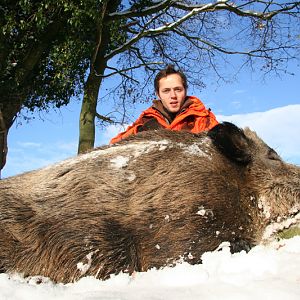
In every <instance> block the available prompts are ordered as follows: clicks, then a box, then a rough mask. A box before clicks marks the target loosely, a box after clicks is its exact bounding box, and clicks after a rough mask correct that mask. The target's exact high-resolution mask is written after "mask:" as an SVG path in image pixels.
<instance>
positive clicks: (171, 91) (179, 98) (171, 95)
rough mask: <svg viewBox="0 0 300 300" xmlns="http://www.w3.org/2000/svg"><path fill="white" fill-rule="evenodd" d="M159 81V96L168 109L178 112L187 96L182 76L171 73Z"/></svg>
mask: <svg viewBox="0 0 300 300" xmlns="http://www.w3.org/2000/svg"><path fill="white" fill-rule="evenodd" d="M158 83H159V90H158V93H157V96H158V97H159V98H160V100H161V102H162V103H163V105H164V107H165V108H166V109H167V110H168V111H170V112H172V113H177V112H178V111H179V110H180V108H181V106H182V105H183V103H184V100H185V97H186V89H185V88H184V86H183V83H182V79H181V77H180V76H179V75H178V74H170V75H168V76H167V77H163V78H162V79H160V80H159V82H158Z"/></svg>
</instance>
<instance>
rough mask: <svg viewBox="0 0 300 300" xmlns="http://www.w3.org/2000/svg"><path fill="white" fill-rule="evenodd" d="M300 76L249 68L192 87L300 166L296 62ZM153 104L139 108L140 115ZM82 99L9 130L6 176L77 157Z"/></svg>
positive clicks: (102, 140)
mask: <svg viewBox="0 0 300 300" xmlns="http://www.w3.org/2000/svg"><path fill="white" fill-rule="evenodd" d="M290 70H291V71H293V72H294V73H295V75H294V76H291V75H286V76H284V77H282V78H278V77H273V78H268V79H267V80H266V81H263V80H262V78H261V75H256V74H251V73H247V72H244V73H243V74H242V75H240V76H239V80H238V81H237V82H234V83H232V84H227V85H222V86H218V85H217V84H216V83H214V82H210V83H208V85H207V87H206V88H205V89H204V90H202V91H193V90H192V87H190V89H189V92H190V93H189V94H194V95H196V96H198V97H199V98H200V99H201V100H202V101H203V102H204V103H205V105H206V106H207V107H210V108H211V109H212V110H213V112H214V113H215V114H216V115H217V117H218V119H219V120H230V121H232V122H234V123H236V124H237V125H239V126H241V127H245V126H249V127H250V128H252V129H254V130H255V131H257V133H258V134H259V135H260V136H261V137H262V138H263V139H264V140H265V141H266V142H267V143H268V144H269V145H270V146H272V147H273V148H274V149H276V150H277V151H278V152H279V154H280V155H281V156H282V157H283V158H284V159H285V160H287V161H289V162H291V163H295V164H299V165H300V154H299V152H298V149H300V137H299V136H298V135H299V134H298V133H299V131H300V130H299V129H300V67H299V66H296V65H294V66H292V67H291V69H290ZM149 105H150V104H143V105H141V104H140V105H138V106H137V107H136V109H135V110H133V115H134V117H135V118H136V117H138V115H139V113H140V112H141V110H143V109H145V108H146V107H148V106H149ZM79 112H80V103H79V102H73V103H71V105H69V106H67V107H65V108H62V109H61V110H60V111H59V112H58V113H57V112H56V113H55V112H51V113H50V114H42V115H41V117H42V118H43V119H44V120H41V119H40V118H39V116H38V115H36V119H35V120H32V121H31V122H29V123H24V122H23V124H22V125H20V126H17V127H16V126H13V127H12V128H11V130H10V133H9V140H8V143H9V154H8V161H7V164H6V166H5V168H4V169H3V170H2V177H8V176H12V175H16V174H19V173H22V172H25V171H30V170H34V169H37V168H40V167H43V166H46V165H49V164H51V163H54V162H57V161H60V160H63V159H65V158H67V157H70V156H74V155H76V153H77V143H78V117H79ZM116 130H117V129H116V128H114V127H109V128H107V130H100V129H99V128H98V129H97V130H96V131H97V134H96V146H99V145H102V144H106V143H108V141H109V139H110V138H111V137H112V136H113V135H115V134H116V132H117V131H116Z"/></svg>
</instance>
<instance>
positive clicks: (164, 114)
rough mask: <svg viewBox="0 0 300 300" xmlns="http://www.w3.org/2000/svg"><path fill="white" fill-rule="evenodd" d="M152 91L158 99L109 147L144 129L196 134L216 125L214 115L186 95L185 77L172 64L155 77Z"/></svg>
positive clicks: (199, 102)
mask: <svg viewBox="0 0 300 300" xmlns="http://www.w3.org/2000/svg"><path fill="white" fill-rule="evenodd" d="M154 88H155V92H156V96H157V97H158V99H159V100H154V101H153V104H152V106H151V107H149V108H148V109H146V110H145V111H143V112H142V114H141V115H140V116H139V118H138V119H137V120H136V121H135V122H134V123H133V124H132V125H131V126H129V127H128V128H127V129H126V131H124V132H122V133H120V134H118V135H117V136H116V137H114V138H113V139H112V140H111V141H110V143H111V144H114V143H116V142H118V141H120V140H122V139H124V138H126V137H128V136H130V135H132V134H137V133H138V132H141V131H145V130H155V129H159V128H165V129H169V130H183V131H189V132H193V133H199V132H201V131H204V130H209V129H211V128H212V127H214V126H215V125H217V124H218V121H217V120H216V117H215V115H214V114H213V113H212V112H211V111H210V109H208V110H207V109H206V108H205V106H204V105H203V103H202V102H201V101H200V100H199V99H198V98H196V97H194V96H187V79H186V76H185V75H184V74H183V73H182V72H181V71H177V70H175V69H174V67H173V66H172V65H169V66H167V67H166V68H165V69H163V70H161V71H160V72H159V73H158V74H157V75H156V77H155V80H154Z"/></svg>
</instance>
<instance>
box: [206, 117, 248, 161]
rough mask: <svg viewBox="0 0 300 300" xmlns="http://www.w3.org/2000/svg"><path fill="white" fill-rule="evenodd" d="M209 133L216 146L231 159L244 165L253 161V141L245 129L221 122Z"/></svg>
mask: <svg viewBox="0 0 300 300" xmlns="http://www.w3.org/2000/svg"><path fill="white" fill-rule="evenodd" d="M207 135H208V136H209V137H210V138H211V140H212V142H213V144H214V145H215V146H216V148H217V149H218V150H219V151H220V152H222V153H223V154H224V155H225V156H226V157H227V158H229V159H230V160H232V161H234V162H236V163H239V164H244V165H246V164H248V163H249V162H250V161H251V151H250V144H251V141H250V140H249V139H248V138H247V137H246V136H245V134H244V131H243V130H242V129H240V128H238V127H237V126H235V125H234V124H232V123H229V122H223V123H220V124H218V125H216V126H215V127H213V128H212V129H211V130H209V131H208V133H207Z"/></svg>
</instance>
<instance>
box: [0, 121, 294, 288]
mask: <svg viewBox="0 0 300 300" xmlns="http://www.w3.org/2000/svg"><path fill="white" fill-rule="evenodd" d="M299 183H300V171H299V167H297V166H294V165H291V164H287V163H285V162H283V161H282V160H281V158H280V157H279V156H278V155H277V153H276V152H275V151H274V150H273V149H272V148H270V147H269V146H267V145H266V144H265V143H264V142H263V141H262V140H261V139H260V138H259V137H258V136H257V135H256V134H255V133H254V132H253V131H251V130H250V129H245V130H242V129H239V128H237V127H236V126H235V125H233V124H231V123H222V124H219V125H217V126H216V127H214V128H213V129H212V130H211V131H209V132H204V133H201V134H191V133H187V132H174V131H168V130H157V131H145V132H142V133H139V134H138V135H136V136H132V137H130V138H129V139H128V140H126V141H122V142H120V143H118V144H115V145H113V146H106V147H103V148H99V149H95V150H93V151H92V152H90V153H87V154H83V155H79V156H78V157H75V158H72V159H69V160H65V161H63V162H61V163H58V164H54V165H52V166H49V167H47V168H44V169H40V170H37V171H33V172H28V173H25V174H22V175H19V176H15V177H11V178H7V179H5V180H2V181H0V232H1V233H0V271H1V272H20V273H23V274H24V276H29V275H30V276H33V275H43V276H47V277H50V278H51V279H52V280H54V281H56V282H71V281H74V280H78V279H79V278H81V277H82V276H87V275H91V276H95V277H96V278H101V279H106V278H108V277H109V276H110V275H111V274H118V273H120V272H128V273H129V274H131V273H132V272H134V271H146V270H148V269H149V268H152V267H156V268H160V267H163V266H171V265H174V264H175V263H176V262H178V260H185V261H187V262H189V263H191V264H196V263H200V262H201V255H202V254H203V253H204V252H205V251H212V250H215V249H217V248H218V246H219V244H220V243H221V242H223V241H228V242H230V243H231V247H232V251H240V250H242V249H245V250H249V249H250V248H251V247H252V246H253V245H256V244H258V243H260V242H263V241H264V240H266V239H267V238H268V236H270V235H271V234H272V232H273V231H274V230H279V229H280V226H285V225H284V224H285V223H284V222H285V221H287V220H290V219H292V220H293V221H292V222H296V221H297V219H298V220H299V204H300V188H299V186H300V185H299ZM290 223H291V222H290ZM276 224H277V225H278V224H279V225H278V226H277V227H276V226H275V225H276ZM280 224H281V225H280Z"/></svg>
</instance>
